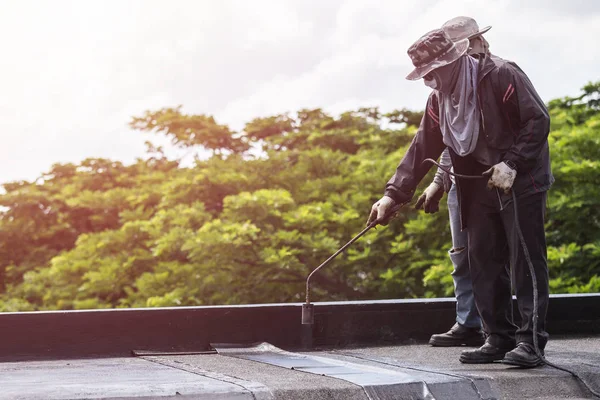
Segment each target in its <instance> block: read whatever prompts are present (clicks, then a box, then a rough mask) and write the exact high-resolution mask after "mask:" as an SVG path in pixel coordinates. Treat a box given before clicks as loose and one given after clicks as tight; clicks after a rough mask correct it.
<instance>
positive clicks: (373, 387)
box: [211, 342, 481, 400]
mask: <svg viewBox="0 0 600 400" xmlns="http://www.w3.org/2000/svg"><path fill="white" fill-rule="evenodd" d="M211 346H212V347H214V348H215V349H216V350H217V353H219V354H220V355H223V356H227V357H232V358H240V359H243V360H249V361H254V362H258V363H263V364H266V365H272V366H276V367H279V368H285V369H291V370H293V371H299V372H304V373H307V374H313V375H321V376H326V377H328V378H333V379H337V380H341V381H344V382H347V383H350V384H353V385H356V386H358V387H360V388H361V389H362V390H363V392H364V394H365V395H366V397H367V398H368V399H369V400H375V399H379V398H380V397H379V394H378V392H377V391H378V390H379V389H380V388H384V387H387V386H390V385H396V384H400V385H408V386H411V385H414V384H417V385H420V387H421V388H422V389H421V392H422V393H423V399H424V400H434V399H435V397H434V396H433V394H432V392H431V388H430V387H429V385H428V384H427V382H425V381H424V380H414V381H412V382H402V383H398V382H395V383H393V382H389V383H380V384H375V383H361V382H357V381H355V380H353V379H350V378H346V377H344V376H340V375H339V374H328V373H325V372H323V373H320V372H314V371H311V370H309V369H308V368H300V367H298V366H295V367H294V366H291V367H290V366H287V365H281V364H279V363H273V362H268V361H265V360H260V359H256V358H253V357H244V355H248V354H244V352H242V353H236V352H235V351H233V352H232V351H231V350H235V349H236V347H234V346H231V345H230V344H220V345H219V344H216V343H215V344H211ZM257 346H258V347H259V348H260V347H261V346H269V348H270V351H274V352H276V353H280V354H281V355H284V356H285V355H287V356H290V357H299V358H304V359H312V360H313V361H317V362H321V363H325V364H330V365H335V366H337V367H346V368H353V369H357V370H359V371H360V370H362V373H366V370H368V369H373V368H376V369H377V370H381V371H385V372H388V373H390V374H397V373H398V371H392V370H390V369H387V368H381V367H373V366H367V365H364V364H357V363H353V362H349V361H342V360H337V359H335V358H331V357H323V356H316V355H312V354H307V353H296V352H290V351H285V350H282V349H280V348H278V347H276V346H273V345H271V344H270V343H266V342H265V343H260V344H256V345H254V346H243V347H241V348H242V349H246V350H247V352H251V349H252V348H256V347H257ZM220 349H221V350H220ZM225 349H227V350H225ZM228 350H229V351H228ZM263 351H264V349H263ZM261 352H262V351H261ZM479 397H480V398H481V396H479Z"/></svg>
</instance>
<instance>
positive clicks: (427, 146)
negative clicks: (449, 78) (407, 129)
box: [385, 92, 446, 203]
mask: <svg viewBox="0 0 600 400" xmlns="http://www.w3.org/2000/svg"><path fill="white" fill-rule="evenodd" d="M434 93H435V92H433V93H432V94H431V95H429V99H427V106H426V108H425V113H424V114H423V118H422V119H421V124H420V126H419V129H418V130H417V133H416V135H415V137H414V138H413V141H412V143H411V144H410V147H409V148H408V150H407V152H406V153H405V154H404V157H403V158H402V161H400V164H399V165H398V167H397V168H396V173H394V175H393V176H392V177H391V179H390V180H389V181H388V183H387V184H386V186H385V195H386V196H389V197H391V198H392V199H394V201H395V202H396V203H405V202H408V201H410V200H411V199H412V197H413V195H414V193H415V189H416V187H417V185H418V184H419V182H421V179H423V177H424V176H425V174H427V171H429V168H431V164H429V163H423V160H425V159H426V158H432V159H434V160H437V159H438V157H439V156H440V154H441V153H442V151H443V150H444V148H445V147H446V146H445V145H444V142H443V140H442V134H441V131H440V124H439V115H438V114H439V107H438V102H437V98H436V96H435V94H434Z"/></svg>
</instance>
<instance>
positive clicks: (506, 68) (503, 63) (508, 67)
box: [489, 54, 525, 74]
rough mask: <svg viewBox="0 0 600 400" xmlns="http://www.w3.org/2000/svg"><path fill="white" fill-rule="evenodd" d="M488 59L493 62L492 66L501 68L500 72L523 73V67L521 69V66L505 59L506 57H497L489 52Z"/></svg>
mask: <svg viewBox="0 0 600 400" xmlns="http://www.w3.org/2000/svg"><path fill="white" fill-rule="evenodd" d="M489 60H490V61H491V62H492V63H494V66H495V67H496V68H497V69H498V70H501V71H502V72H506V73H519V74H525V72H524V71H523V69H521V67H519V65H518V64H517V63H516V62H514V61H512V60H507V59H506V58H502V57H499V56H497V55H495V54H490V56H489Z"/></svg>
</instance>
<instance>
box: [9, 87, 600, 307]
mask: <svg viewBox="0 0 600 400" xmlns="http://www.w3.org/2000/svg"><path fill="white" fill-rule="evenodd" d="M599 88H600V83H594V84H592V83H591V84H589V85H586V86H585V88H584V91H583V95H581V96H578V97H574V98H571V97H566V98H564V99H558V100H555V101H552V102H550V104H549V108H550V112H551V115H552V132H551V135H550V139H549V140H550V146H551V153H552V163H553V165H552V167H553V173H554V175H555V177H556V182H555V184H554V186H553V188H552V190H551V191H550V192H549V200H548V222H547V239H548V240H547V241H548V246H549V247H548V260H549V266H550V277H551V288H552V290H553V291H554V292H589V291H598V290H600V278H599V276H600V204H599V203H600V192H599V190H600V189H598V188H599V187H600V185H599V184H600V182H599V178H598V177H599V176H600V175H599V172H600V165H599V162H598V160H599V159H600V150H599V149H600V142H599V140H600V116H599V104H598V98H599ZM421 116H422V113H419V112H413V111H408V110H405V109H403V110H397V111H393V112H390V113H386V114H383V113H381V112H380V111H379V110H378V109H377V108H361V109H358V110H353V111H348V112H345V113H342V114H341V115H338V116H332V115H329V114H327V113H326V112H324V111H323V110H321V109H304V110H300V111H298V112H297V113H294V114H281V115H275V116H267V117H263V118H256V119H254V120H252V121H250V122H249V123H248V124H246V126H245V127H244V129H243V130H242V131H241V132H234V131H232V130H230V129H229V127H227V126H224V125H219V124H217V123H216V122H215V120H214V118H212V117H209V116H206V115H187V114H183V113H182V112H181V109H180V108H179V107H178V108H175V109H171V108H165V109H161V110H159V111H148V112H146V113H145V114H144V115H143V116H142V117H137V118H133V119H132V126H134V127H135V128H136V129H139V130H142V131H155V132H157V133H158V134H163V135H166V136H167V137H169V138H171V140H172V141H173V143H175V144H176V145H178V146H181V147H186V148H190V149H196V148H205V149H209V150H210V151H211V152H212V153H213V155H212V156H211V157H210V158H209V159H206V160H202V161H201V160H197V161H196V163H195V165H194V166H192V167H182V166H181V165H180V164H179V163H178V162H177V161H176V160H169V159H168V158H167V157H166V156H165V154H164V153H163V151H162V149H161V148H160V147H156V146H154V145H152V144H151V143H148V144H147V147H148V154H147V156H146V157H145V158H144V159H139V160H137V161H136V162H135V163H133V164H131V165H123V164H122V163H119V162H115V161H111V160H105V159H88V160H84V161H83V162H81V163H79V164H56V165H54V166H53V167H52V168H51V169H50V170H49V171H48V172H47V173H45V174H43V175H42V176H41V177H40V178H39V179H38V180H36V181H34V182H26V181H20V182H11V183H7V184H5V185H4V188H5V193H4V194H2V195H0V206H2V208H1V209H0V277H1V282H2V286H1V287H0V310H4V311H19V310H47V309H81V308H101V307H154V306H179V305H202V304H239V303H262V302H290V301H302V300H303V298H304V294H305V293H304V290H305V279H306V277H307V275H308V274H309V273H310V271H312V269H314V268H315V267H316V266H318V265H319V264H321V262H322V261H324V260H325V259H326V258H327V257H329V256H330V255H331V254H332V253H333V252H334V251H336V250H337V249H338V248H339V247H340V246H342V245H343V244H344V243H346V242H347V241H348V240H349V239H350V238H351V237H352V236H354V235H355V234H356V233H358V232H359V231H361V230H362V229H363V227H364V223H365V220H366V218H367V214H368V211H369V209H370V207H371V204H372V203H373V201H375V200H376V199H377V198H378V197H379V196H380V195H381V193H382V191H383V185H384V183H385V182H386V181H387V179H388V178H389V177H390V175H391V174H392V172H393V171H394V169H395V167H396V166H397V164H398V162H399V161H400V159H401V158H402V156H403V154H404V152H405V151H406V149H407V147H408V146H409V145H410V143H411V141H412V138H413V136H414V134H415V132H416V129H417V125H418V121H419V120H420V118H421ZM432 174H433V171H430V175H429V176H428V177H426V178H425V179H424V180H423V184H422V187H421V188H419V189H418V190H421V189H422V188H423V186H425V185H426V184H427V183H428V182H429V181H430V179H431V175H432ZM449 248H450V233H449V228H448V218H447V213H446V208H445V202H444V201H442V202H441V212H439V213H437V214H433V215H427V214H424V213H422V212H417V211H416V210H414V209H412V208H411V207H409V206H406V207H405V208H403V209H402V210H401V212H400V215H399V216H398V218H396V219H395V220H394V221H393V222H392V223H391V224H390V225H389V226H387V227H385V228H377V229H375V230H372V231H370V232H369V233H367V234H366V235H365V236H364V237H363V238H362V239H361V240H359V241H358V242H356V243H355V244H354V245H353V246H352V247H351V248H350V249H348V251H347V252H346V253H344V254H342V255H340V256H339V257H338V258H337V259H336V260H335V261H333V262H332V263H331V264H329V265H328V266H327V268H325V269H323V270H322V271H320V272H319V273H318V274H317V275H315V279H314V281H313V296H312V298H313V299H314V300H347V299H353V300H358V299H377V298H415V297H424V296H446V295H452V293H453V286H452V279H451V276H450V272H451V271H452V265H451V263H450V260H449V258H448V256H447V249H449Z"/></svg>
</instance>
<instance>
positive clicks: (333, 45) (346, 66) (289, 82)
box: [0, 0, 600, 182]
mask: <svg viewBox="0 0 600 400" xmlns="http://www.w3.org/2000/svg"><path fill="white" fill-rule="evenodd" d="M458 15H468V16H472V17H474V18H475V19H477V21H478V22H479V24H480V26H481V27H483V26H486V25H492V29H491V30H490V31H489V32H488V33H487V34H486V38H487V39H488V41H489V42H490V45H491V50H492V52H494V53H496V54H497V55H499V56H501V57H503V58H507V59H512V60H514V61H516V62H517V63H518V64H519V65H520V66H521V67H522V68H523V69H524V70H525V72H526V73H527V74H528V75H529V77H530V78H531V80H532V81H533V83H534V85H535V86H536V88H537V90H538V92H539V93H540V95H541V96H542V98H543V99H544V100H545V101H548V100H550V99H553V98H556V97H563V96H566V95H576V94H578V93H579V89H580V88H581V87H582V86H583V85H584V84H585V83H587V82H588V81H595V80H599V79H600V46H599V45H598V43H597V40H598V38H599V37H600V1H596V0H589V1H585V0H545V1H544V0H534V1H531V0H530V1H523V0H496V1H494V0H488V1H481V0H473V1H469V0H463V1H461V0H452V1H446V0H420V1H416V0H406V1H403V0H390V1H383V0H382V1H377V0H318V1H312V0H265V1H262V0H239V1H234V0H196V1H193V0H190V1H177V0H163V1H152V0H139V1H133V0H100V1H97V0H74V1H63V0H52V1H46V0H38V1H33V0H0V43H1V47H0V49H1V51H2V59H1V60H0V91H1V95H0V135H1V142H0V182H6V181H10V180H17V179H27V180H32V179H35V178H37V177H38V176H39V175H40V174H41V173H42V172H44V171H47V170H48V169H49V168H50V166H51V165H52V164H53V163H56V162H79V161H81V160H83V159H85V158H87V157H106V158H111V159H115V160H121V161H124V162H127V163H129V162H132V161H133V160H135V158H136V157H141V156H143V155H144V149H145V148H144V145H143V143H144V141H145V140H147V139H148V138H149V137H148V136H146V135H143V134H141V133H139V132H135V131H132V130H130V129H129V128H128V126H127V122H128V121H129V119H130V117H131V116H134V115H140V114H141V113H143V111H144V110H147V109H158V108H161V107H166V106H176V105H179V104H181V105H183V110H184V111H185V112H188V113H205V114H212V115H214V116H215V117H216V118H217V121H218V122H219V123H224V124H229V125H230V126H232V127H233V128H235V129H240V128H241V127H243V125H244V123H245V122H247V121H249V120H251V119H252V118H254V117H258V116H268V115H272V114H276V113H281V112H286V111H296V110H298V109H300V108H309V107H322V108H324V109H326V110H327V111H330V112H332V113H337V112H340V111H346V110H349V109H355V108H357V107H361V106H379V107H380V108H381V109H382V110H383V111H388V110H392V109H395V108H402V107H408V108H412V109H421V108H422V107H423V106H424V104H425V100H426V97H427V94H428V89H427V88H426V87H425V86H424V85H423V84H422V82H409V81H406V80H405V79H404V77H405V76H406V74H407V73H408V72H410V70H411V63H410V60H409V58H408V56H407V55H406V49H407V48H408V47H409V46H410V45H411V44H412V43H413V42H414V41H415V40H416V39H418V38H419V36H421V34H423V33H425V32H426V31H429V30H431V29H434V28H436V27H439V26H440V25H441V24H442V23H443V22H444V21H446V20H448V19H450V18H452V17H455V16H458Z"/></svg>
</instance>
